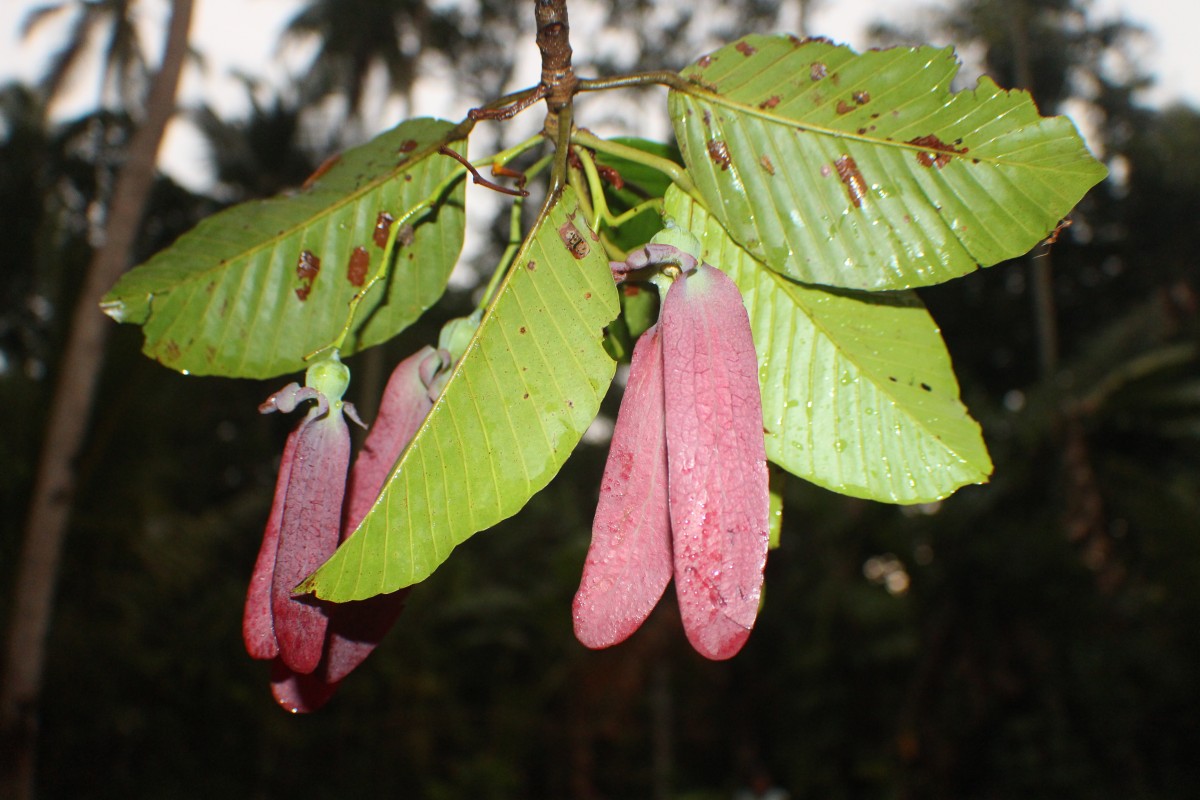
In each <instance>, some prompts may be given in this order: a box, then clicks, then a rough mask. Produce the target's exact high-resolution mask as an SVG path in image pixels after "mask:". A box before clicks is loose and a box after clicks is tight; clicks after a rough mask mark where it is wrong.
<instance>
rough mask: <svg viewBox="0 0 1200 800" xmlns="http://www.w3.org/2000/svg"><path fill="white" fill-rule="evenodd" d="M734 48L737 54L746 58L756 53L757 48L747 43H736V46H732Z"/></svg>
mask: <svg viewBox="0 0 1200 800" xmlns="http://www.w3.org/2000/svg"><path fill="white" fill-rule="evenodd" d="M734 47H735V48H736V49H737V51H738V52H739V53H741V54H742V55H744V56H746V57H747V58H749V57H750V56H752V55H754V54H755V53H757V52H758V48H757V47H755V46H754V45H752V44H750V43H749V42H738V43H737V44H736V45H734Z"/></svg>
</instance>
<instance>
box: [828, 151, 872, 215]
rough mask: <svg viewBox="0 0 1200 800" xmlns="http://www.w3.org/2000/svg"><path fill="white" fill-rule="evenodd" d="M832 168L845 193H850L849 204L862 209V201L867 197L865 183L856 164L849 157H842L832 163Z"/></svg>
mask: <svg viewBox="0 0 1200 800" xmlns="http://www.w3.org/2000/svg"><path fill="white" fill-rule="evenodd" d="M833 166H834V168H835V169H836V170H837V174H838V177H839V178H841V179H842V183H844V184H845V185H846V191H847V192H849V193H850V202H852V203H854V207H855V208H862V204H863V199H864V198H865V197H866V196H867V182H866V181H865V180H863V176H862V173H861V172H859V171H858V164H856V163H854V159H853V158H851V157H850V156H848V155H844V156H842V157H841V158H839V159H838V160H837V161H835V162H833Z"/></svg>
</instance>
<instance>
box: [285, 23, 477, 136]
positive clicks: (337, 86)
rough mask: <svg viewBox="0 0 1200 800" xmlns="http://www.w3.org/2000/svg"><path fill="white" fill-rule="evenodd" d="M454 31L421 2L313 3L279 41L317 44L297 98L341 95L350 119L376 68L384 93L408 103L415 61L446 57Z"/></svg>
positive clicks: (359, 108)
mask: <svg viewBox="0 0 1200 800" xmlns="http://www.w3.org/2000/svg"><path fill="white" fill-rule="evenodd" d="M456 31H457V28H456V26H455V25H454V24H453V23H452V17H450V16H449V15H448V14H446V13H445V12H441V11H435V10H432V9H430V8H429V6H428V5H427V4H426V3H425V2H424V0H312V2H310V3H309V4H308V5H307V6H305V7H304V8H303V9H302V10H301V11H300V12H299V13H298V14H297V15H296V16H295V17H293V18H292V20H291V22H289V23H288V26H287V29H286V30H285V31H284V34H283V42H284V43H285V44H286V43H289V42H298V41H303V40H305V39H308V38H310V37H317V38H318V39H319V41H320V45H319V49H318V51H317V54H316V55H315V56H314V57H313V61H312V65H311V68H310V69H309V70H308V73H307V75H306V77H305V78H304V79H303V81H302V83H301V92H302V96H301V99H302V100H304V101H305V102H306V103H311V102H315V101H319V100H322V99H324V98H327V97H330V96H340V97H342V98H344V100H345V103H346V115H347V117H351V118H352V117H355V116H358V115H360V114H361V113H362V110H363V109H362V104H363V95H364V93H365V91H366V88H367V82H368V80H369V78H370V76H371V73H372V71H373V70H374V69H375V68H376V67H378V68H380V69H382V70H383V71H384V73H385V74H386V76H387V80H388V89H387V91H388V94H389V95H391V94H400V95H401V96H403V97H406V98H407V96H408V93H409V92H410V91H411V89H412V86H413V83H414V82H415V80H416V78H417V65H418V61H419V60H420V58H421V57H423V56H425V55H427V54H428V53H429V52H431V51H434V50H441V51H443V52H450V51H451V50H452V49H453V43H454V41H455V40H456V39H457V37H458V34H457V33H456Z"/></svg>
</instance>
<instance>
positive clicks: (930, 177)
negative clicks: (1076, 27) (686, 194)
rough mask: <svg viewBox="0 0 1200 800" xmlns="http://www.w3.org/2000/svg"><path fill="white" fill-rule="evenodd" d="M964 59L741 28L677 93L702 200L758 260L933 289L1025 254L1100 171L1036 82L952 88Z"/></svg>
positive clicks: (860, 283)
mask: <svg viewBox="0 0 1200 800" xmlns="http://www.w3.org/2000/svg"><path fill="white" fill-rule="evenodd" d="M958 66H959V65H958V62H957V60H956V59H955V57H954V53H953V51H952V50H951V49H950V48H946V49H944V50H937V49H933V48H928V47H922V48H915V49H910V48H892V49H889V50H882V51H876V52H869V53H863V54H861V55H859V54H857V53H855V52H854V51H853V50H851V49H849V48H847V47H842V46H837V45H833V44H829V43H826V42H822V41H800V40H797V39H793V38H789V37H767V36H748V37H746V38H744V39H741V40H740V41H738V42H736V43H735V44H732V45H729V46H728V47H724V48H722V49H720V50H718V51H716V52H714V53H712V54H710V55H707V56H704V57H703V58H701V59H700V60H699V61H697V62H696V63H695V64H693V65H692V66H690V67H688V68H687V69H686V70H684V72H683V75H684V77H686V78H688V79H690V80H691V81H693V82H694V85H695V88H694V89H692V90H690V91H687V92H680V91H672V92H671V95H670V100H669V105H670V111H671V117H672V119H673V120H674V124H675V134H676V136H677V137H678V139H679V142H680V148H681V150H682V151H683V156H684V160H685V161H686V162H687V165H688V170H689V172H690V174H691V175H692V177H693V179H694V180H695V182H696V188H697V190H698V191H699V193H700V195H701V196H702V197H703V199H704V202H705V204H706V205H707V206H708V208H709V209H711V210H712V211H713V213H715V214H716V215H717V216H718V217H719V218H720V220H721V222H722V224H723V225H724V226H725V227H726V228H727V229H728V231H729V232H730V234H731V235H732V236H733V238H734V239H735V240H736V241H738V242H739V243H740V244H741V245H742V246H743V247H745V248H746V250H747V251H749V252H750V253H751V254H752V255H754V256H755V257H756V258H758V259H759V260H761V261H762V262H763V263H765V264H767V265H768V266H770V267H771V268H772V269H774V270H777V271H779V272H781V273H783V274H785V275H787V276H789V277H792V278H795V279H796V280H800V281H805V282H808V283H820V284H825V285H830V286H842V287H846V288H851V289H873V290H874V289H901V288H907V287H912V286H924V285H929V284H935V283H940V282H942V281H945V280H948V279H950V278H953V277H956V276H959V275H963V274H965V273H967V272H971V271H972V270H974V269H975V268H976V267H977V266H990V265H992V264H995V263H997V262H999V261H1002V260H1004V259H1007V258H1013V257H1015V256H1018V255H1021V254H1022V253H1025V252H1026V251H1028V250H1029V249H1030V248H1031V247H1033V246H1034V245H1035V244H1037V243H1038V242H1039V241H1040V240H1041V239H1043V238H1045V236H1046V235H1047V234H1048V233H1049V232H1050V231H1051V230H1052V229H1053V228H1054V227H1055V225H1056V224H1057V223H1058V221H1059V219H1060V218H1061V217H1063V216H1064V215H1066V214H1067V213H1068V212H1069V211H1070V210H1071V208H1072V207H1073V206H1074V205H1075V204H1076V203H1077V202H1078V201H1079V199H1080V198H1081V197H1083V195H1084V193H1085V192H1087V190H1088V189H1089V188H1090V187H1091V186H1093V185H1094V184H1096V183H1097V182H1099V181H1100V180H1101V179H1103V178H1104V176H1105V174H1106V170H1105V168H1104V167H1103V165H1101V164H1100V163H1098V162H1097V161H1096V160H1095V159H1094V158H1092V156H1091V155H1090V154H1089V153H1088V151H1087V149H1086V148H1085V146H1084V144H1083V142H1082V140H1081V139H1080V137H1079V134H1078V132H1077V131H1076V130H1075V127H1074V125H1072V124H1071V122H1070V121H1069V120H1068V119H1066V118H1065V117H1052V118H1042V117H1041V116H1039V115H1038V111H1037V108H1036V107H1035V106H1034V104H1033V101H1032V100H1031V98H1030V96H1029V94H1028V93H1026V92H1022V91H1011V92H1010V91H1005V90H1003V89H1000V88H998V87H997V86H996V84H995V83H993V82H992V81H991V79H989V78H987V77H984V78H981V79H980V80H979V83H978V85H977V86H976V88H975V89H974V90H970V91H962V92H958V93H951V92H950V82H951V80H952V79H953V78H954V76H955V74H956V73H957V72H958Z"/></svg>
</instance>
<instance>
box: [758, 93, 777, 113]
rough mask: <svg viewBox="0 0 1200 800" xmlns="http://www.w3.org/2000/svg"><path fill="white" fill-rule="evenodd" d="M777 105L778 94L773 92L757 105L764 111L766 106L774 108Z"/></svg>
mask: <svg viewBox="0 0 1200 800" xmlns="http://www.w3.org/2000/svg"><path fill="white" fill-rule="evenodd" d="M777 105H779V95H777V94H773V95H771V96H770V97H768V98H767V99H766V100H763V101H762V102H761V103H759V104H758V107H759V108H761V109H762V110H763V111H766V110H767V109H768V108H774V107H775V106H777Z"/></svg>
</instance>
